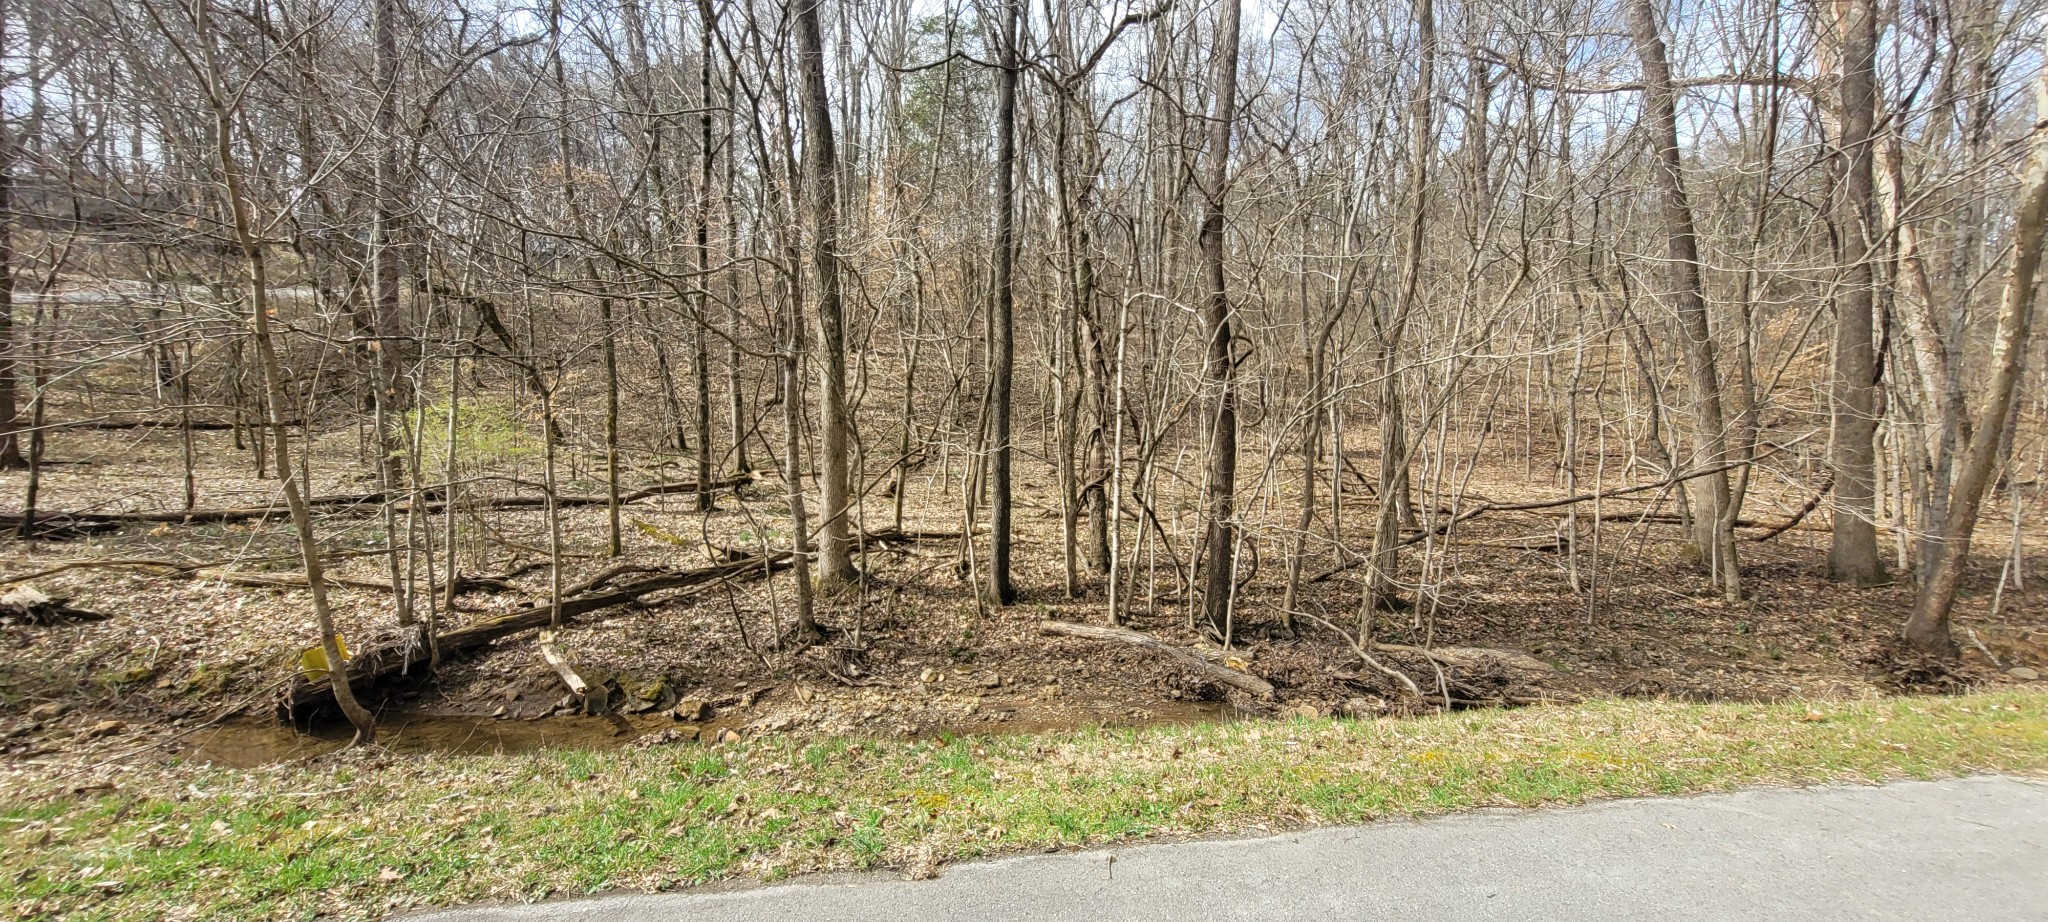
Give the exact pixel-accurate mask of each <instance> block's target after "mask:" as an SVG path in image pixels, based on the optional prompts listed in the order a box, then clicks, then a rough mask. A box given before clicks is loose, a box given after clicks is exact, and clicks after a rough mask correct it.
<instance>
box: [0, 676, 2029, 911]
mask: <svg viewBox="0 0 2048 922" xmlns="http://www.w3.org/2000/svg"><path fill="white" fill-rule="evenodd" d="M1986 770H1997V771H2013V772H2025V773H2041V772H2048V693H2044V692H2039V691H2028V692H2004V693H1998V694H1985V695H1974V696H1967V697H1960V698H1907V699H1892V700H1885V701H1871V702H1855V703H1841V704H1818V705H1807V704H1771V705H1695V704H1678V703H1669V702H1608V703H1595V704H1589V705H1584V706H1579V707H1571V708H1531V709H1524V710H1516V711H1485V712H1468V713H1463V714H1457V715H1451V716H1445V717H1436V718H1429V719H1422V720H1381V721H1367V722H1352V721H1344V720H1296V721H1291V722H1286V723H1266V722H1245V723H1236V724H1221V725H1210V726H1192V727H1161V728H1153V729H1147V730H1135V731H1115V730H1103V731H1083V732H1072V733H1063V734H1054V735H1045V736H1017V737H973V738H964V739H953V740H941V741H931V742H907V741H878V740H856V739H843V738H834V739H827V740H814V741H803V740H799V739H764V740H759V741H753V742H748V743H744V744H739V745H734V746H729V747H725V748H721V749H717V750H704V749H698V748H695V747H664V748H656V749H648V750H641V751H620V752H606V753H588V752H560V753H544V754H538V755H530V756H519V757H510V758H488V757H475V756H470V757H433V758H419V759H406V760H399V761H395V762H393V761H362V760H358V761H349V760H346V759H344V760H339V761H336V762H332V763H327V764H321V765H315V766H297V767H280V768H275V769H269V770H264V771H257V772H237V771H227V770H215V769H206V768H190V769H170V770H163V771H161V772H160V773H159V772H157V771H155V770H151V771H148V772H139V773H136V774H134V775H131V776H129V777H127V778H125V779H124V780H123V781H122V789H121V790H117V791H113V792H100V793H94V794H86V795H63V796H58V797H25V796H17V797H13V798H9V799H6V800H0V845H4V846H5V847H4V849H0V855H4V857H0V906H6V907H8V908H10V909H11V910H13V914H15V915H17V916H19V917H22V918H43V917H48V918H64V919H80V920H88V919H90V920H98V919H108V920H112V919H181V918H224V919H287V918H306V917H309V916H312V915H314V914H316V913H327V914H331V915H332V916H334V917H337V918H374V917H379V916H381V915H383V914H385V913H388V912H391V911H394V910H399V909H404V908H409V907H416V906H425V905H434V904H451V903H458V902H464V901H471V900H484V899H533V898H538V897H543V896H548V895H556V894H573V893H585V892H590V891H595V890H604V889H612V888H632V889H656V888H666V887H675V886H682V885H688V884H692V883H699V882H704V881H710V880H715V879H719V878H728V877H735V876H755V877H761V878H775V877H780V876H785V875H788V874H791V873H796V872H801V871H811V870H820V869H832V868H870V867H878V866H888V865H893V866H910V867H917V866H919V865H926V864H929V863H930V862H932V861H946V860H953V859H959V858H967V857H973V856H977V855H985V854H990V853H995V852H1003V851H1014V850H1019V849H1025V848H1042V847H1048V846H1063V847H1072V846H1080V845H1097V844H1102V843H1106V842H1115V841H1126V840H1132V839H1138V838H1144V837H1177V836H1184V835H1194V834H1202V833H1219V832H1234V831H1247V830H1260V829H1276V828H1282V827H1292V826H1303V825H1315V824H1327V823H1352V822H1360V821H1365V820H1371V819H1376V818H1379V817H1386V816H1410V815H1417V814H1428V813H1437V812H1443V811H1450V810H1458V809H1463V808H1468V807H1477V806H1505V805H1522V806H1534V805H1539V804H1563V803H1579V802H1582V801H1587V800H1592V799H1596V798H1603V797H1623V796H1633V795H1644V794H1682V793H1692V792H1698V791H1711V790H1721V789H1726V788H1731V787H1736V786H1740V785H1759V784H1794V783H1811V782H1823V781H1878V780H1883V779H1889V778H1929V777H1938V776H1943V775H1952V774H1957V773H1964V772H1972V771H1986Z"/></svg>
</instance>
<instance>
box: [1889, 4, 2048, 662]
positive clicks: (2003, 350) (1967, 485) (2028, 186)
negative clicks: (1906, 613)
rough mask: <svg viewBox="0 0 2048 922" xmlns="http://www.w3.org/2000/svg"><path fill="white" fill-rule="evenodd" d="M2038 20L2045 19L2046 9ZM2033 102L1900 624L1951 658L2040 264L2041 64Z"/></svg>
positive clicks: (2044, 166)
mask: <svg viewBox="0 0 2048 922" xmlns="http://www.w3.org/2000/svg"><path fill="white" fill-rule="evenodd" d="M2042 19H2043V20H2044V24H2048V14H2044V15H2043V16H2042ZM2044 45H2048V42H2044ZM2044 50H2048V49H2044ZM2034 103H2035V107H2036V112H2037V114H2036V116H2035V122H2034V130H2033V144H2032V148H2031V150H2030V151H2029V153H2028V159H2027V166H2026V171H2025V173H2024V174H2023V178H2022V180H2021V186H2020V202H2019V206H2018V209H2017V212H2016V213H2015V214H2014V216H2013V256H2012V263H2011V264H2010V265H2009V266H2008V267H2007V269H2006V275H2005V288H2004V292H2003V293H2002V294H2001V295H2000V298H1999V307H1998V330H1997V332H1996V333H1995V334H1994V335H1993V338H1992V347H1991V349H1992V355H1991V359H1992V365H1991V379H1990V381H1988V382H1987V383H1986V387H1985V393H1984V398H1983V402H1982V404H1980V405H1979V406H1978V408H1977V415H1976V419H1975V420H1974V421H1973V422H1974V425H1973V426H1972V427H1971V429H1970V437H1969V441H1968V442H1967V443H1966V444H1965V446H1964V448H1963V456H1962V459H1961V462H1960V463H1959V464H1957V465H1956V480H1955V485H1954V486H1953V487H1951V488H1950V491H1949V500H1948V515H1947V516H1946V517H1945V518H1944V520H1943V521H1942V522H1941V523H1940V530H1939V533H1938V534H1939V537H1938V538H1937V539H1936V540H1935V541H1934V542H1933V544H1932V546H1931V549H1930V550H1931V555H1932V558H1933V559H1932V560H1931V561H1930V562H1929V564H1928V566H1927V578H1926V580H1925V581H1924V582H1923V583H1922V585H1921V586H1920V593H1919V595H1918V597H1916V598H1915V599H1914V601H1913V614H1912V615H1911V617H1909V618H1907V620H1906V626H1905V639H1906V643H1908V644H1910V645H1911V646H1912V647H1914V648H1915V649H1918V650H1922V651H1925V652H1928V653H1934V654H1939V655H1943V656H1954V655H1955V654H1956V652H1957V649H1956V642H1955V638H1954V637H1952V636H1951V635H1950V633H1949V615H1950V612H1951V610H1953V609H1954V608H1955V601H1956V590H1957V589H1958V588H1959V587H1960V586H1961V584H1962V579H1963V571H1964V570H1965V569H1967V568H1968V566H1969V558H1970V540H1971V537H1972V535H1973V534H1974V533H1975V531H1976V528H1977V514H1978V511H1979V509H1980V508H1981V507H1982V504H1983V501H1984V489H1985V487H1986V486H1987V485H1989V484H1990V482H1991V475H1992V473H1993V471H1994V470H1995V469H1996V468H1997V466H1998V449H1999V442H2000V439H2001V438H2002V436H2003V432H2004V428H2005V425H2004V424H2005V422H2006V418H2007V415H2008V414H2009V413H2010V412H2011V410H2012V405H2013V399H2014V394H2015V392H2016V391H2017V390H2018V389H2019V383H2020V378H2021V372H2022V370H2023V366H2024V365H2025V363H2026V354H2027V342H2028V339H2029V337H2030V336H2031V334H2032V324H2033V319H2034V286H2035V283H2036V276H2037V275H2038V274H2039V271H2040V268H2041V246H2042V240H2043V237H2044V231H2048V68H2043V70H2042V72H2041V75H2040V76H2039V77H2038V78H2036V82H2035V87H2034Z"/></svg>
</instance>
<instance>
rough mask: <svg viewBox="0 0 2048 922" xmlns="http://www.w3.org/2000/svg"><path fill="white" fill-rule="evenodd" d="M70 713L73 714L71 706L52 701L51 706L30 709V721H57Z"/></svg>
mask: <svg viewBox="0 0 2048 922" xmlns="http://www.w3.org/2000/svg"><path fill="white" fill-rule="evenodd" d="M69 713H71V705H69V704H65V703H64V702H62V701H52V702H50V703H49V704H38V705H36V706H35V707H32V708H29V711H28V719H30V720H56V719H57V718H59V717H62V716H64V715H66V714H69Z"/></svg>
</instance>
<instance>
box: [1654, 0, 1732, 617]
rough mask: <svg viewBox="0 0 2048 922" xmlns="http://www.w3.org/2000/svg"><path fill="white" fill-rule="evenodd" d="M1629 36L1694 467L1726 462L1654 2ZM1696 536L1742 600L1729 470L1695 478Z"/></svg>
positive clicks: (1727, 588)
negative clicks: (1686, 380) (1686, 382)
mask: <svg viewBox="0 0 2048 922" xmlns="http://www.w3.org/2000/svg"><path fill="white" fill-rule="evenodd" d="M1628 19H1629V32H1630V33H1631V35H1632V36H1633V38H1634V42H1635V46H1636V54H1637V56H1638V57H1640V58H1641V60H1642V65H1643V117H1644V118H1643V120H1644V123H1645V125H1644V127H1645V129H1646V131H1647V132H1648V136H1649V142H1650V149H1651V153H1652V154H1653V155H1654V156H1653V158H1652V159H1653V160H1654V164H1653V166H1652V168H1651V175H1652V177H1653V179H1654V181H1655V183H1656V186H1657V193H1658V197H1659V199H1660V206H1661V212H1662V218H1663V224H1664V228H1663V230H1664V237H1665V243H1666V248H1667V249H1668V251H1669V254H1668V255H1669V258H1670V272H1671V278H1670V291H1669V292H1668V293H1667V295H1666V296H1667V297H1668V298H1670V300H1671V306H1672V310H1673V311H1674V312H1675V313H1676V314H1677V315H1678V327H1679V345H1680V347H1681V348H1682V349H1683V350H1684V351H1685V357H1686V372H1687V374H1688V376H1689V377H1690V379H1691V384H1692V388H1691V389H1692V395H1691V401H1692V417H1693V419H1692V422H1693V426H1692V429H1693V450H1694V452H1695V454H1696V455H1697V456H1696V457H1694V458H1693V459H1692V461H1693V465H1694V466H1712V465H1718V464H1720V463H1722V462H1723V461H1725V460H1727V457H1726V456H1727V454H1728V448H1727V434H1726V420H1725V417H1724V415H1723V413H1722V409H1721V374H1720V370H1719V368H1718V366H1717V364H1716V361H1715V358H1714V338H1713V334H1712V332H1711V329H1710V327H1709V326H1708V322H1707V303H1706V297H1705V295H1704V293H1703V291H1704V290H1703V288H1702V286H1701V284H1700V258H1699V241H1698V234H1697V233H1696V232H1695V230H1694V225H1693V215H1692V205H1691V203H1690V202H1688V201H1687V199H1686V193H1685V174H1684V162H1683V159H1682V157H1681V154H1680V151H1679V147H1678V101H1677V92H1676V91H1675V90H1674V89H1673V87H1672V82H1671V63H1670V60H1669V58H1668V57H1667V56H1666V52H1665V48H1664V39H1663V38H1662V36H1661V35H1660V34H1659V31H1658V25H1657V14H1656V12H1655V10H1654V9H1653V8H1652V7H1651V2H1650V0H1629V4H1628ZM1689 489H1690V491H1691V492H1692V495H1693V510H1694V534H1693V542H1694V544H1695V545H1696V546H1697V548H1698V550H1699V554H1700V558H1701V559H1702V561H1704V562H1705V563H1706V565H1707V569H1708V572H1709V573H1711V574H1712V575H1713V577H1714V581H1715V583H1716V584H1718V585H1719V586H1720V587H1721V592H1722V594H1723V595H1724V596H1725V597H1726V598H1728V599H1729V600H1731V601H1734V600H1738V599H1740V598H1741V597H1742V581H1741V571H1740V569H1739V566H1738V564H1737V561H1736V556H1735V529H1734V525H1733V518H1734V516H1735V510H1734V509H1733V508H1732V507H1733V505H1734V504H1733V503H1732V502H1731V496H1730V493H1729V487H1728V475H1727V474H1726V473H1725V472H1723V473H1719V474H1715V475H1712V476H1708V477H1702V478H1699V479H1698V480H1695V481H1692V483H1691V484H1690V485H1689Z"/></svg>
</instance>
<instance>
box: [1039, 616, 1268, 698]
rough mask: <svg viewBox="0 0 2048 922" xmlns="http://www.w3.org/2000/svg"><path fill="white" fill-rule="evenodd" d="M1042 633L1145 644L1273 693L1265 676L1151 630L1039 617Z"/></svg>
mask: <svg viewBox="0 0 2048 922" xmlns="http://www.w3.org/2000/svg"><path fill="white" fill-rule="evenodd" d="M1038 630H1039V633H1041V634H1065V635H1067V636H1069V637H1082V638H1086V639H1088V640H1107V641H1113V642H1115V643H1122V644H1130V645H1131V646H1135V647H1143V648H1145V649H1147V650H1151V651H1154V652H1156V653H1163V654H1165V655H1166V656H1168V657H1171V658H1172V659H1173V660H1174V661H1175V662H1178V663H1180V664H1181V665H1182V666H1186V667H1187V668H1188V669H1189V670H1191V671H1193V672H1195V673H1197V674H1200V675H1202V676H1204V677H1206V678H1209V679H1211V680H1213V681H1215V682H1218V683H1221V684H1223V685H1228V686H1230V687H1231V688H1235V689H1237V690H1238V691H1241V692H1245V693H1248V694H1252V695H1256V696H1258V697H1260V698H1271V697H1273V685H1272V683H1270V682H1267V681H1266V680H1265V679H1261V678H1259V677H1258V676H1255V675H1251V674H1250V673H1244V672H1239V671H1237V670H1235V669H1231V668H1229V667H1227V666H1219V665H1216V664H1215V663H1211V662H1209V661H1208V660H1207V659H1205V658H1203V657H1202V655H1201V654H1199V653H1196V652H1194V651H1192V650H1188V649H1184V648H1181V647H1177V646H1174V645H1173V644H1170V643H1167V642H1166V641H1163V640H1160V639H1159V638H1157V637H1154V636H1152V635H1150V634H1141V633H1139V632H1137V631H1132V630H1126V629H1124V628H1120V627H1105V626H1103V625H1099V624H1075V623H1073V622H1069V621H1040V622H1038Z"/></svg>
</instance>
